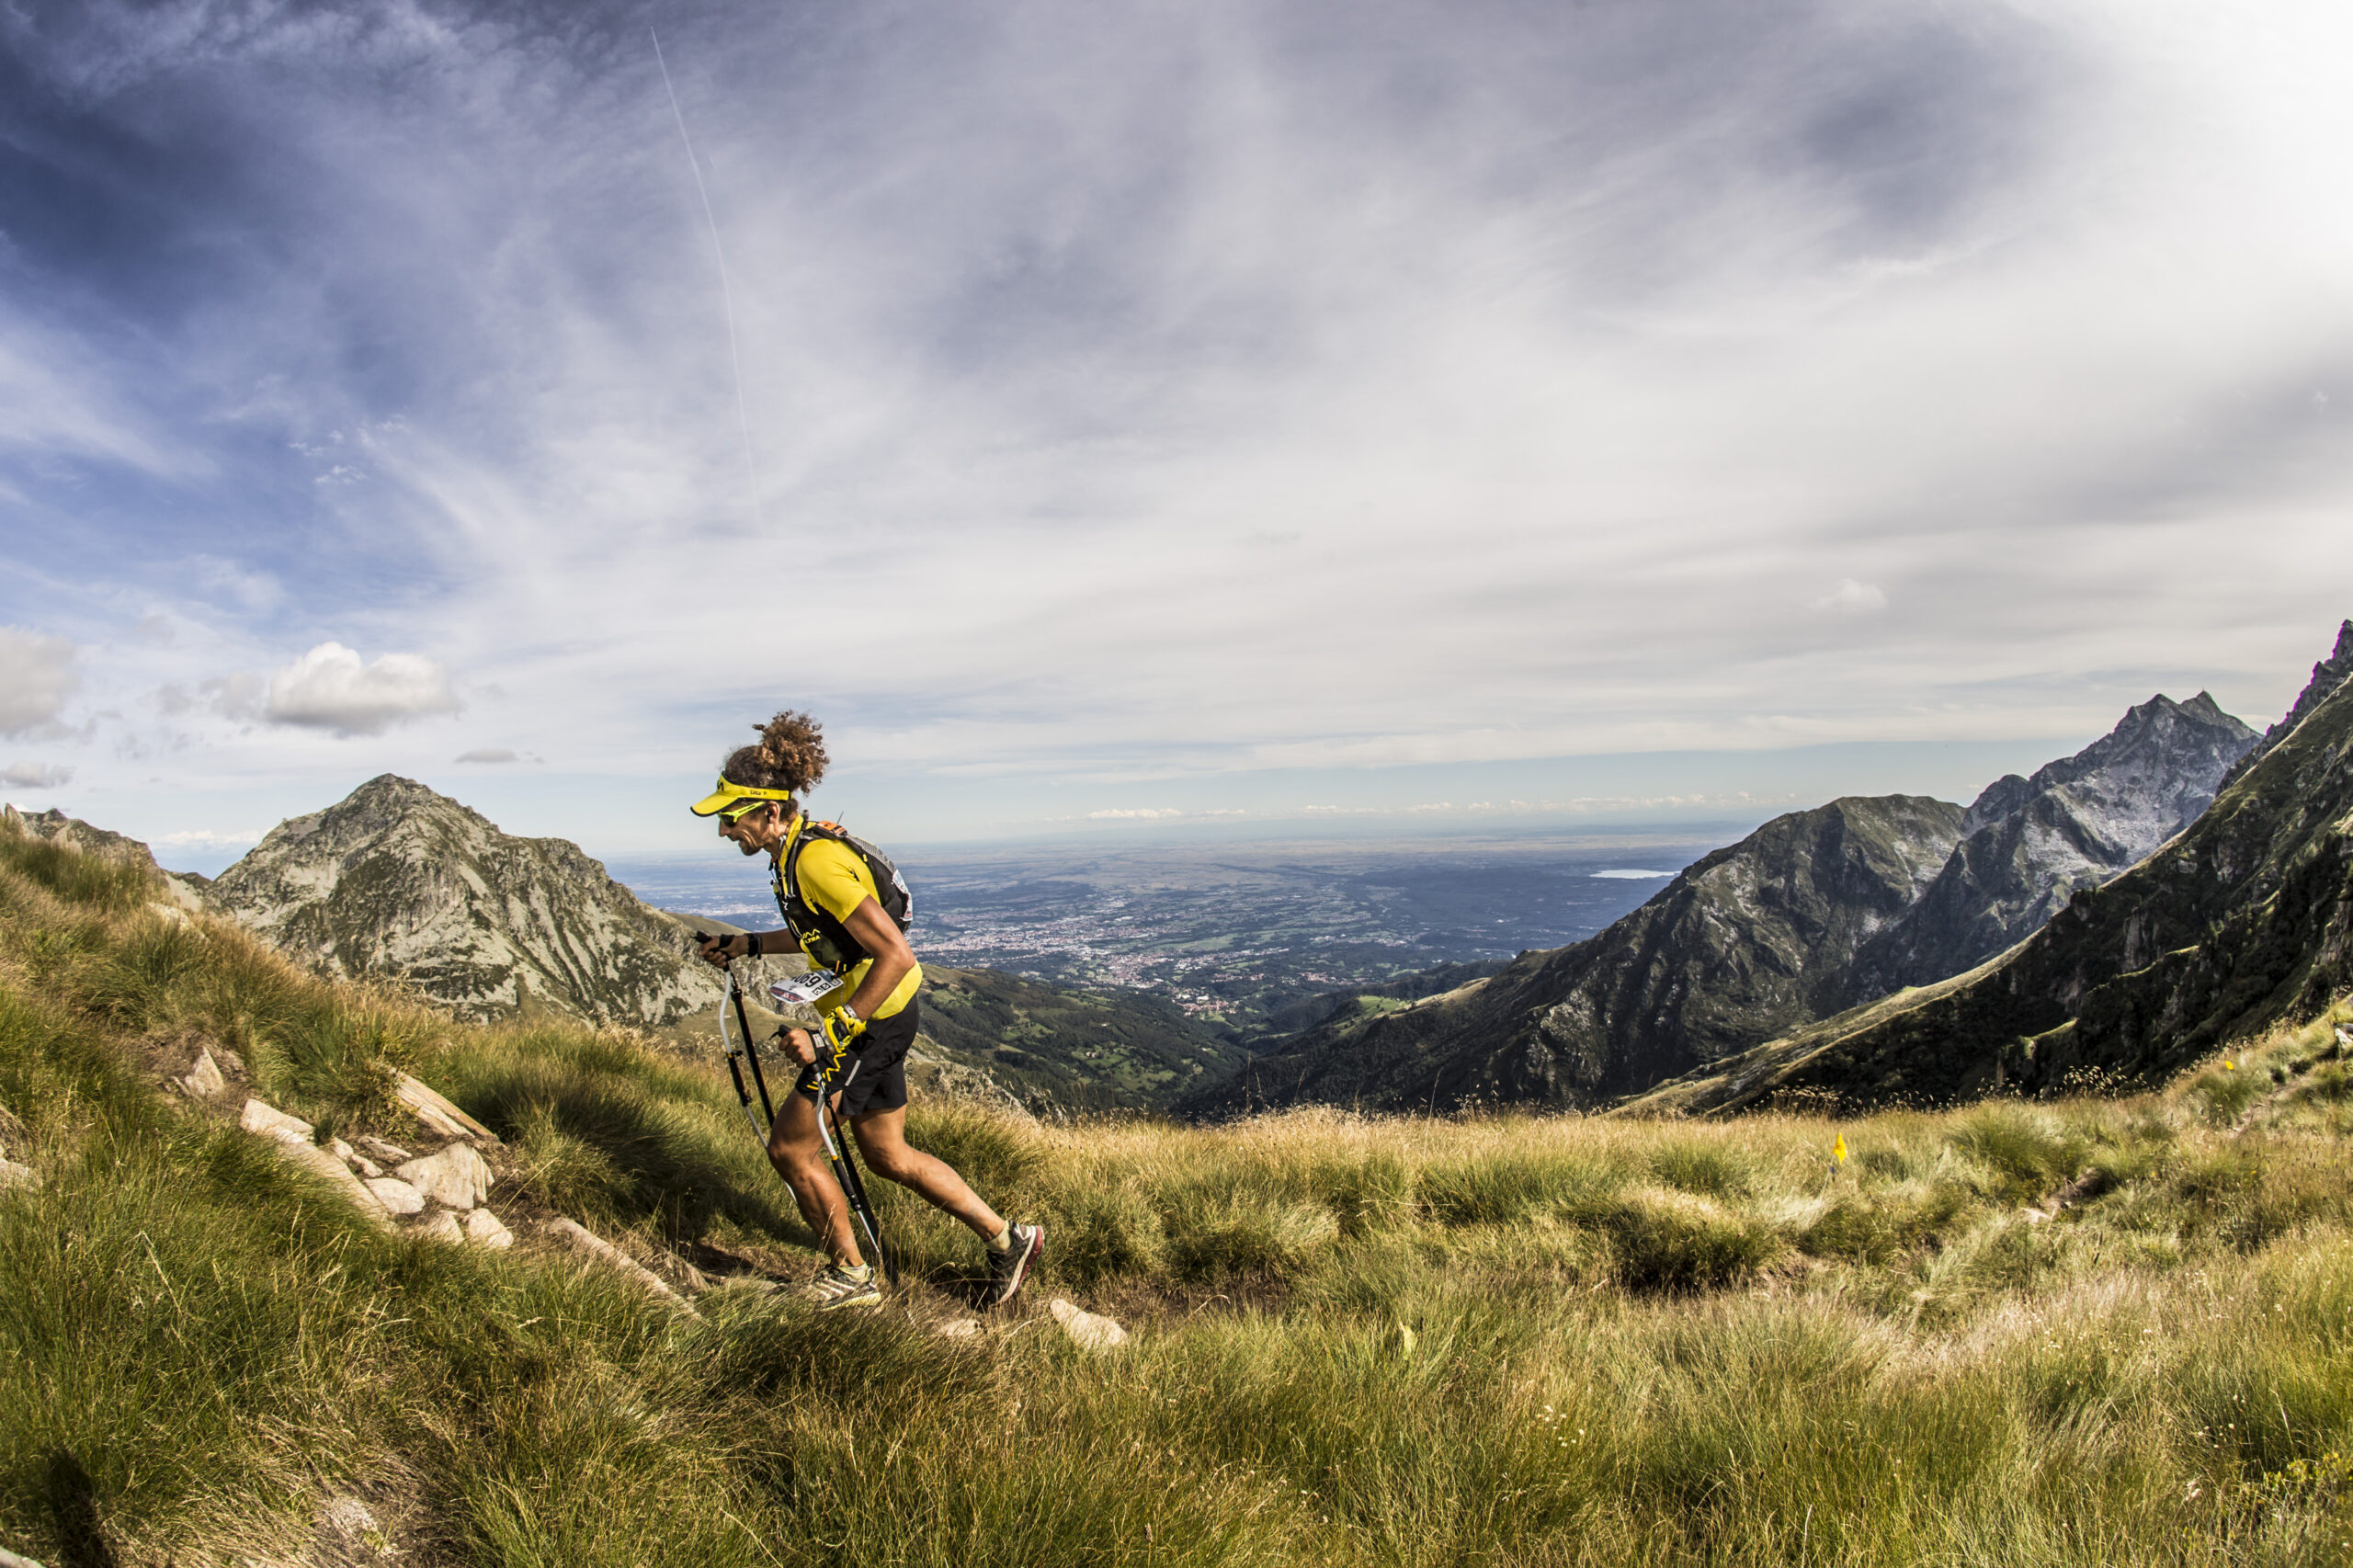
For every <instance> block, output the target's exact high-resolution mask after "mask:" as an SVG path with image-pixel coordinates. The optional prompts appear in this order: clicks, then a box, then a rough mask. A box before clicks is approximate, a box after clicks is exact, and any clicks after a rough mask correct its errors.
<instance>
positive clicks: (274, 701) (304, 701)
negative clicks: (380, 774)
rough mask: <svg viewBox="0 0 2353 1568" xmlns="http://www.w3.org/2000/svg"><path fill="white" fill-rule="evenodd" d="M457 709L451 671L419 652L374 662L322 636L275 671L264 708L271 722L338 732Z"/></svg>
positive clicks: (373, 731)
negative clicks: (307, 651) (298, 656)
mask: <svg viewBox="0 0 2353 1568" xmlns="http://www.w3.org/2000/svg"><path fill="white" fill-rule="evenodd" d="M457 710H458V698H457V694H456V693H455V692H453V691H451V690H450V689H449V672H448V671H447V670H444V669H443V668H442V667H441V666H440V665H438V664H436V663H434V662H433V661H432V660H430V659H427V658H424V657H422V656H420V655H418V654H415V653H386V654H384V655H383V656H382V657H381V658H379V659H378V660H377V661H376V662H375V663H374V664H372V665H371V664H366V663H363V662H362V661H361V659H360V657H359V655H358V653H354V652H353V651H352V650H350V649H349V648H347V647H345V646H344V645H343V644H342V643H340V642H322V643H320V644H319V645H318V646H317V647H315V648H313V649H312V650H311V651H310V652H309V653H305V654H303V655H302V656H301V658H299V659H297V660H295V661H294V662H293V663H292V664H290V665H287V666H286V667H285V668H284V669H282V670H279V671H278V673H277V674H276V675H274V676H271V677H270V680H269V699H268V702H267V706H266V707H265V709H264V712H265V714H266V715H267V718H268V719H269V721H270V722H272V723H277V724H294V725H300V726H301V727H303V728H306V729H314V730H326V731H330V732H332V733H335V734H338V735H380V734H382V733H384V732H385V731H386V730H387V729H389V728H391V727H392V725H394V724H401V723H406V722H409V721H410V720H413V719H423V718H427V717H430V716H432V715H435V714H441V713H454V712H456V711H457Z"/></svg>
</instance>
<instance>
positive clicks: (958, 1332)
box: [931, 1318, 981, 1339]
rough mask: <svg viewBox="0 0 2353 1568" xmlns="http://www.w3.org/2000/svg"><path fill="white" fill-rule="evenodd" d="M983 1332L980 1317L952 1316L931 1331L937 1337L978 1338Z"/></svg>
mask: <svg viewBox="0 0 2353 1568" xmlns="http://www.w3.org/2000/svg"><path fill="white" fill-rule="evenodd" d="M980 1333H981V1320H980V1319H978V1318H950V1319H949V1321H948V1322H946V1323H943V1324H940V1325H939V1326H938V1327H937V1328H935V1329H933V1330H932V1331H931V1335H932V1337H933V1338H935V1339H977V1338H979V1337H980Z"/></svg>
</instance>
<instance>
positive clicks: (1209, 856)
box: [608, 823, 1743, 1042]
mask: <svg viewBox="0 0 2353 1568" xmlns="http://www.w3.org/2000/svg"><path fill="white" fill-rule="evenodd" d="M1742 831H1743V827H1742V826H1741V825H1739V824H1724V825H1722V827H1716V828H1711V825H1710V824H1696V825H1695V824H1682V823H1678V824H1672V825H1671V826H1663V827H1656V828H1640V827H1631V828H1623V829H1615V830H1611V831H1608V832H1600V833H1597V832H1591V831H1587V832H1582V833H1561V834H1553V835H1529V836H1526V837H1520V838H1508V839H1506V838H1493V839H1436V840H1421V841H1415V840H1403V841H1400V840H1388V841H1378V842H1349V841H1330V840H1323V841H1307V842H1282V841H1274V842H1266V843H1251V842H1228V843H1218V844H1208V845H1201V844H1194V845H1181V844H1166V845H1160V846H1151V847H1135V846H1119V847H1107V846H1100V845H1089V844H1084V843H1078V844H1074V843H1046V844H1039V845H1033V846H1018V847H1013V848H1008V847H1006V846H972V847H961V848H959V847H940V846H910V847H909V848H908V849H907V850H906V851H905V852H904V855H902V856H900V857H899V858H900V864H901V866H902V869H904V871H905V873H906V875H907V878H908V881H909V882H910V883H911V884H912V885H913V886H914V888H915V925H914V926H913V928H912V929H911V930H910V932H909V933H908V935H909V939H910V940H911V941H912V942H913V943H914V945H915V950H916V952H917V954H918V955H919V956H920V957H921V958H922V959H923V960H924V961H925V962H926V964H932V963H938V964H945V965H949V966H953V967H958V968H966V969H992V970H998V971H1005V972H1006V973H1010V974H1015V975H1019V976H1023V977H1026V978H1029V979H1034V980H1041V981H1045V982H1048V983H1052V984H1056V985H1063V986H1072V987H1078V988H1082V989H1104V988H1115V989H1121V990H1131V991H1142V992H1146V993H1150V994H1154V995H1156V996H1158V997H1161V998H1163V999H1165V1001H1167V1002H1169V1003H1171V1004H1173V1005H1174V1006H1176V1007H1178V1008H1180V1009H1181V1010H1182V1011H1183V1012H1184V1013H1185V1014H1187V1015H1188V1016H1189V1017H1193V1018H1195V1019H1196V1020H1198V1021H1199V1022H1200V1023H1201V1024H1202V1025H1203V1026H1205V1027H1206V1028H1208V1029H1210V1030H1211V1032H1214V1033H1215V1034H1217V1035H1219V1036H1220V1037H1221V1038H1222V1039H1225V1040H1233V1041H1237V1042H1251V1041H1256V1040H1264V1039H1266V1038H1268V1037H1270V1036H1275V1035H1279V1034H1282V1033H1286V1032H1288V1031H1290V1030H1291V1029H1296V1028H1302V1027H1303V1026H1304V1025H1305V1024H1306V1023H1310V1022H1313V1021H1314V1017H1315V1015H1314V1013H1313V1007H1312V1004H1313V1003H1314V1002H1315V1000H1316V999H1317V998H1319V997H1324V996H1327V995H1330V994H1338V993H1351V994H1352V993H1353V992H1354V991H1356V990H1358V989H1360V988H1364V987H1369V986H1372V985H1377V984H1380V983H1383V982H1387V981H1391V980H1394V979H1395V978H1396V977H1398V976H1399V975H1402V974H1408V973H1414V972H1417V971H1425V970H1429V969H1432V968H1434V967H1436V966H1438V965H1444V964H1472V965H1486V966H1495V965H1500V964H1501V963H1502V962H1503V961H1504V960H1508V959H1510V958H1512V957H1513V956H1514V955H1516V954H1518V953H1519V952H1521V951H1523V950H1526V949H1535V948H1555V947H1560V946H1562V945H1563V944H1565V943H1569V942H1574V941H1578V940H1581V939H1583V938H1585V937H1590V936H1592V935H1594V934H1595V933H1596V932H1597V931H1600V930H1602V929H1604V928H1605V927H1607V926H1609V925H1610V924H1611V923H1612V922H1613V921H1615V920H1617V919H1619V918H1620V917H1621V916H1622V915H1626V914H1627V913H1628V912H1629V911H1631V910H1632V909H1634V908H1636V907H1637V906H1638V905H1640V904H1641V903H1643V901H1644V900H1645V899H1647V898H1649V897H1650V896H1651V895H1652V894H1654V893H1655V892H1657V891H1658V890H1659V889H1660V888H1661V887H1663V886H1665V884H1666V882H1667V881H1668V880H1669V879H1670V878H1671V877H1672V876H1673V874H1674V873H1675V872H1676V871H1677V870H1679V869H1682V868H1683V867H1684V866H1685V865H1687V864H1688V863H1689V862H1690V861H1692V860H1694V859H1696V858H1699V856H1700V855H1702V854H1705V853H1706V852H1707V851H1708V850H1709V849H1711V848H1713V847H1714V846H1716V845H1717V844H1720V843H1725V842H1729V841H1730V840H1732V839H1733V838H1736V837H1738V836H1739V835H1740V834H1741V832H1742ZM725 847H726V846H718V847H717V848H715V849H714V850H713V851H712V852H711V853H710V855H709V856H707V857H699V858H694V857H688V858H662V859H632V858H627V857H623V858H618V859H615V860H612V861H610V862H608V866H609V869H611V870H612V872H613V874H614V876H615V877H617V878H618V879H619V880H620V881H622V882H623V883H625V884H627V885H628V886H629V887H630V888H631V891H632V892H635V893H636V894H637V895H638V897H640V898H641V899H642V900H644V901H645V902H646V903H650V904H654V905H655V906H657V907H660V908H665V909H672V910H677V911H680V912H682V913H686V914H691V915H705V916H708V917H710V918H713V919H718V920H723V921H726V922H728V923H729V924H731V925H738V926H758V927H762V928H766V927H767V926H773V925H774V924H775V919H776V915H775V904H774V903H773V902H772V901H771V900H770V899H769V897H768V892H767V877H766V874H765V872H766V865H767V863H766V862H765V861H757V862H746V861H743V860H741V859H740V858H737V857H735V856H734V855H733V852H732V851H729V852H728V853H727V854H726V855H725V856H724V857H723V858H722V854H721V853H720V851H721V850H722V849H725ZM1603 873H1612V874H1603ZM1303 1008H1304V1009H1306V1011H1305V1012H1304V1013H1303V1012H1302V1009H1303Z"/></svg>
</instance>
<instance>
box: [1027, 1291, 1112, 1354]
mask: <svg viewBox="0 0 2353 1568" xmlns="http://www.w3.org/2000/svg"><path fill="white" fill-rule="evenodd" d="M1046 1310H1047V1311H1048V1312H1051V1313H1053V1314H1054V1321H1055V1322H1056V1323H1058V1324H1062V1325H1063V1333H1064V1334H1066V1335H1069V1336H1070V1339H1071V1343H1072V1344H1074V1345H1076V1346H1078V1347H1079V1348H1081V1349H1082V1350H1116V1349H1118V1348H1119V1347H1120V1346H1122V1345H1125V1344H1126V1343H1127V1342H1128V1331H1127V1330H1126V1329H1124V1328H1121V1327H1120V1325H1119V1324H1116V1323H1114V1322H1112V1321H1111V1320H1110V1319H1109V1318H1107V1317H1097V1315H1096V1314H1095V1313H1093V1312H1082V1311H1080V1310H1079V1309H1078V1308H1077V1307H1076V1306H1074V1305H1073V1304H1072V1303H1071V1302H1069V1301H1065V1300H1063V1298H1062V1297H1060V1296H1056V1297H1055V1298H1054V1299H1053V1300H1052V1301H1049V1302H1047V1303H1046Z"/></svg>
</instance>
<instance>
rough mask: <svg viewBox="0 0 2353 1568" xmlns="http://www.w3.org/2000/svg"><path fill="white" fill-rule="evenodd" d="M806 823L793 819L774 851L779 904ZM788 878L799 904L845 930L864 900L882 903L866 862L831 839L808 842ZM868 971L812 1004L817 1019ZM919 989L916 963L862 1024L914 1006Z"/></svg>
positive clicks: (869, 964) (866, 966) (862, 967)
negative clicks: (820, 912)
mask: <svg viewBox="0 0 2353 1568" xmlns="http://www.w3.org/2000/svg"><path fill="white" fill-rule="evenodd" d="M808 820H809V819H808V818H807V817H805V816H802V815H798V814H796V815H795V816H794V817H793V819H792V825H791V827H790V828H788V829H787V830H786V831H785V835H784V842H783V844H781V845H779V846H778V848H777V852H776V859H775V863H774V867H773V870H774V874H775V876H776V879H777V881H778V882H779V898H780V897H781V893H782V887H781V883H782V881H783V875H784V862H785V861H786V859H787V858H790V856H791V854H792V846H793V841H794V840H796V839H798V838H799V837H800V836H801V824H803V823H804V822H806V821H808ZM792 874H793V880H794V881H797V882H799V883H800V884H801V897H802V898H804V899H806V900H808V901H809V902H810V903H813V904H815V905H816V906H817V907H818V908H820V909H822V910H824V912H825V913H826V914H828V915H832V916H833V917H834V918H835V919H836V920H839V921H842V922H843V923H845V924H847V922H848V920H849V917H850V913H851V911H853V910H855V909H856V908H857V907H858V905H859V904H861V903H865V902H866V901H867V900H868V899H873V900H874V901H875V902H876V903H881V894H880V893H879V892H877V891H876V889H875V886H874V873H873V872H871V871H870V870H868V869H866V862H865V861H864V860H863V859H861V858H858V852H857V851H856V850H854V849H852V848H850V846H848V845H847V844H836V843H835V842H834V841H833V840H832V839H830V838H813V839H812V840H811V841H810V844H809V847H808V848H806V849H803V850H802V851H801V858H800V859H799V860H798V861H795V862H794V864H793V868H792ZM794 935H795V937H800V939H801V946H802V948H803V949H806V948H807V946H808V938H806V937H801V936H800V933H799V932H795V933H794ZM873 967H874V960H872V959H868V960H865V961H864V962H862V963H860V964H858V966H857V967H856V968H855V969H852V970H851V971H849V972H848V973H847V974H846V975H844V976H842V983H841V984H840V985H839V986H837V987H836V988H835V989H834V990H832V991H829V992H827V993H826V994H824V996H822V997H820V998H819V999H818V1000H817V1003H816V1008H817V1010H818V1011H819V1012H821V1013H830V1012H833V1011H834V1010H835V1008H837V1007H839V1006H841V1005H842V1004H843V1003H845V1002H847V1001H848V1000H849V999H850V998H851V997H853V996H855V995H857V994H858V987H859V986H860V985H861V984H863V983H865V981H866V971H869V970H870V969H872V968H873ZM922 985H923V965H922V964H920V963H918V964H916V965H915V968H913V969H911V970H909V971H907V977H906V978H905V979H904V980H902V981H901V982H899V984H898V987H897V989H895V990H893V991H892V993H891V994H890V996H889V998H888V999H887V1000H885V1001H884V1002H883V1004H882V1006H880V1007H877V1008H876V1009H875V1010H874V1017H871V1018H869V1019H867V1020H866V1021H867V1022H868V1023H873V1022H875V1021H876V1020H877V1019H881V1018H887V1017H891V1016H892V1015H893V1014H894V1013H897V1012H898V1011H899V1010H900V1009H901V1008H903V1007H904V1006H906V1005H907V1004H908V1003H909V1002H910V1001H912V1000H914V998H915V992H916V991H917V990H918V989H920V988H921V986H922Z"/></svg>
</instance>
